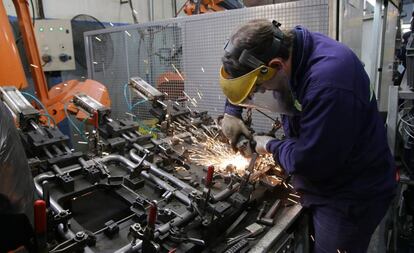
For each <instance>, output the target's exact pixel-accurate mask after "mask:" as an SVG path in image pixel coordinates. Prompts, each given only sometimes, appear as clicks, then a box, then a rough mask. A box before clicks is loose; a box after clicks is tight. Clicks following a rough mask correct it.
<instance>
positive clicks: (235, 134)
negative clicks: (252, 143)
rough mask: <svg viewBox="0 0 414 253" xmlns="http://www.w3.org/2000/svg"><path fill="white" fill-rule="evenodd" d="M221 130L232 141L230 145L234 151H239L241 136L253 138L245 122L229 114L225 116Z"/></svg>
mask: <svg viewBox="0 0 414 253" xmlns="http://www.w3.org/2000/svg"><path fill="white" fill-rule="evenodd" d="M221 130H222V131H223V134H224V136H226V138H227V139H228V140H229V141H230V145H231V147H232V148H233V149H234V150H237V147H236V145H237V142H238V140H239V137H240V136H241V135H244V136H246V138H250V136H251V133H250V131H249V129H247V126H246V125H245V124H244V122H243V120H241V119H239V118H237V117H235V116H232V115H229V114H227V113H225V114H224V117H223V120H222V121H221Z"/></svg>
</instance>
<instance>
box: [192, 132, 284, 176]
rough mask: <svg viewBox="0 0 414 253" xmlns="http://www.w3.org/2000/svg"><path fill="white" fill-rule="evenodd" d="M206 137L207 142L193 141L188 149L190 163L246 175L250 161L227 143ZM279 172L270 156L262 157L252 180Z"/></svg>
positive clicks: (258, 160)
mask: <svg viewBox="0 0 414 253" xmlns="http://www.w3.org/2000/svg"><path fill="white" fill-rule="evenodd" d="M204 135H205V137H206V140H205V141H198V140H193V141H194V142H195V143H194V144H193V145H192V146H191V147H190V148H189V149H188V151H189V161H191V162H194V163H196V164H198V165H200V166H204V167H207V166H210V165H213V166H214V167H215V168H216V170H217V172H219V173H223V174H237V175H240V176H243V175H244V174H245V173H246V169H247V167H248V165H249V163H250V159H248V158H245V157H243V156H242V155H241V154H240V153H235V152H234V151H233V150H232V149H231V147H230V145H228V144H227V143H223V142H221V141H218V140H216V139H215V138H212V137H210V136H209V135H207V134H206V133H204ZM278 171H279V168H278V166H277V165H276V164H275V163H274V160H273V158H272V157H271V156H270V155H266V156H260V157H259V158H258V159H257V161H256V165H255V168H254V171H253V173H252V174H251V176H250V180H251V181H256V180H258V179H260V178H261V177H262V176H264V175H265V174H272V173H273V174H275V172H278ZM270 172H271V173H270ZM271 177H274V179H273V181H275V180H276V181H281V180H279V179H278V178H277V176H275V175H272V176H271Z"/></svg>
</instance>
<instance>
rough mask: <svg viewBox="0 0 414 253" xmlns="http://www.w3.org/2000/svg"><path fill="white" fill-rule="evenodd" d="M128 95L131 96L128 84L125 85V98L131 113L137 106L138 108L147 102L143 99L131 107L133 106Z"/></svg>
mask: <svg viewBox="0 0 414 253" xmlns="http://www.w3.org/2000/svg"><path fill="white" fill-rule="evenodd" d="M128 95H129V94H128V84H127V83H126V84H125V85H124V98H125V103H126V105H127V107H128V111H129V112H131V111H132V109H134V108H135V106H137V105H140V104H143V103H145V102H147V100H146V99H142V100H140V101H138V102H136V103H135V104H133V105H131V104H130V103H129V99H128Z"/></svg>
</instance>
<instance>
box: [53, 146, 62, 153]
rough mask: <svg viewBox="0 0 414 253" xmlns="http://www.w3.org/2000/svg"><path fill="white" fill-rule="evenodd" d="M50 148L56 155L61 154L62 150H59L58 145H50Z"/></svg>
mask: <svg viewBox="0 0 414 253" xmlns="http://www.w3.org/2000/svg"><path fill="white" fill-rule="evenodd" d="M52 148H53V150H55V152H56V154H57V155H62V154H63V152H62V150H60V148H58V146H56V145H52Z"/></svg>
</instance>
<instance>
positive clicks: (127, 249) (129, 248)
mask: <svg viewBox="0 0 414 253" xmlns="http://www.w3.org/2000/svg"><path fill="white" fill-rule="evenodd" d="M194 217H196V213H195V212H190V211H186V212H185V213H184V214H183V215H181V216H180V217H176V218H174V219H173V220H171V222H168V223H165V224H164V225H162V226H160V227H158V228H156V230H155V233H154V238H158V237H159V236H160V235H161V234H165V233H167V232H168V231H169V230H170V228H171V227H178V226H182V225H183V224H185V223H188V222H189V221H190V220H192V219H193V218H194ZM141 247H142V241H138V242H137V243H136V244H135V245H132V244H131V243H129V244H127V245H125V246H124V247H122V248H120V249H119V250H117V251H115V253H131V252H137V251H138V250H140V249H141Z"/></svg>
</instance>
